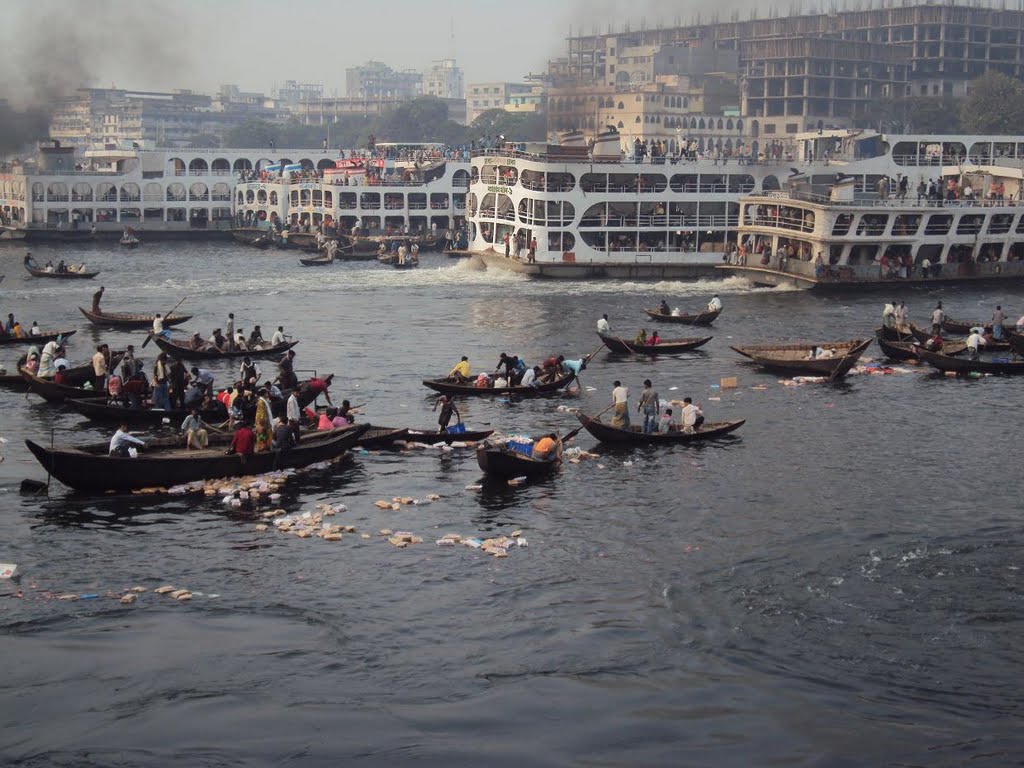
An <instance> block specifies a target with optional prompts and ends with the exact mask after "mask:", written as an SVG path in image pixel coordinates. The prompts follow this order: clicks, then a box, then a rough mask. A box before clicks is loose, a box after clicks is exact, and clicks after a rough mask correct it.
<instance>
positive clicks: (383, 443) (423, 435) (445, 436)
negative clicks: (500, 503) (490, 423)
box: [359, 427, 494, 448]
mask: <svg viewBox="0 0 1024 768" xmlns="http://www.w3.org/2000/svg"><path fill="white" fill-rule="evenodd" d="M493 434H494V430H493V429H478V430H466V431H465V432H438V431H437V430H430V429H409V428H408V427H374V428H373V429H371V430H370V431H369V432H367V433H366V434H365V435H363V436H362V437H361V438H360V439H359V444H360V445H361V446H363V447H364V448H387V447H389V446H391V445H394V444H395V443H397V442H401V441H405V442H411V443H426V444H428V445H436V444H437V443H447V444H451V443H459V442H466V443H475V442H478V441H480V440H484V439H486V438H488V437H490V436H491V435H493Z"/></svg>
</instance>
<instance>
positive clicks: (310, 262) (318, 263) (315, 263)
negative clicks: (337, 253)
mask: <svg viewBox="0 0 1024 768" xmlns="http://www.w3.org/2000/svg"><path fill="white" fill-rule="evenodd" d="M337 261H338V259H322V258H321V259H299V264H301V265H302V266H304V267H329V266H330V265H331V264H334V263H335V262H337Z"/></svg>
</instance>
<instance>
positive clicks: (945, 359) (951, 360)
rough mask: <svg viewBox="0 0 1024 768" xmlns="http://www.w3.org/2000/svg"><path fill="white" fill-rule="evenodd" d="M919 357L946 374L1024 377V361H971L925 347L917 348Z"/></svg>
mask: <svg viewBox="0 0 1024 768" xmlns="http://www.w3.org/2000/svg"><path fill="white" fill-rule="evenodd" d="M915 351H916V352H917V356H918V357H920V358H921V359H922V360H923V361H924V362H926V363H928V365H930V366H932V368H935V369H937V370H940V371H942V372H944V373H946V372H949V373H957V374H961V375H964V374H969V373H990V374H994V375H997V376H1020V375H1024V360H1010V359H1008V358H1006V359H978V360H971V359H969V358H966V357H952V356H950V355H944V354H942V353H941V352H929V351H928V350H927V349H925V348H924V347H921V346H918V347H915Z"/></svg>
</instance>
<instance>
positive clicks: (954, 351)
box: [876, 336, 967, 360]
mask: <svg viewBox="0 0 1024 768" xmlns="http://www.w3.org/2000/svg"><path fill="white" fill-rule="evenodd" d="M876 340H877V341H878V346H879V347H880V348H881V350H882V353H883V354H884V355H885V356H886V357H888V358H889V359H890V360H919V359H920V358H919V357H918V356H917V352H916V351H915V348H916V347H917V346H918V342H916V341H889V340H888V339H885V338H883V337H882V336H878V337H876ZM966 349H967V344H965V343H964V342H962V341H947V342H945V344H943V347H942V352H943V354H946V355H949V356H950V357H952V356H954V355H962V354H963V353H964V352H965V351H966Z"/></svg>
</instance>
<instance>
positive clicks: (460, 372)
mask: <svg viewBox="0 0 1024 768" xmlns="http://www.w3.org/2000/svg"><path fill="white" fill-rule="evenodd" d="M471 375H472V371H471V369H470V367H469V358H468V357H466V356H465V355H463V356H462V359H461V360H460V361H459V362H457V363H456V364H455V365H454V367H453V368H452V369H451V370H450V371H448V378H449V379H454V380H455V381H457V382H458V383H459V384H465V383H466V382H467V381H469V379H470V377H471Z"/></svg>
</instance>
